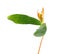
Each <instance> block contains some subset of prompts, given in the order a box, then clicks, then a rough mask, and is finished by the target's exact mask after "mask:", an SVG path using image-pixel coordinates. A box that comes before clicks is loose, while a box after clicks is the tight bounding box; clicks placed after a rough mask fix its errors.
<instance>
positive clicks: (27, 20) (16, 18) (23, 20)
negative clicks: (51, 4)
mask: <svg viewBox="0 0 60 54" xmlns="http://www.w3.org/2000/svg"><path fill="white" fill-rule="evenodd" d="M8 19H9V20H11V21H13V22H14V23H16V24H33V25H40V24H41V23H40V21H39V20H37V19H35V18H34V17H30V16H27V15H23V14H13V15H10V16H8Z"/></svg>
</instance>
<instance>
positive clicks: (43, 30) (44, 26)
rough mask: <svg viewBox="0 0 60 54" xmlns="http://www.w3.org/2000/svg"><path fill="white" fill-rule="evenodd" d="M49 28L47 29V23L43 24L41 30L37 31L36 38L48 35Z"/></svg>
mask: <svg viewBox="0 0 60 54" xmlns="http://www.w3.org/2000/svg"><path fill="white" fill-rule="evenodd" d="M46 30H47V27H46V23H43V24H42V25H41V26H40V27H39V29H37V30H36V32H35V33H34V35H35V36H36V37H41V36H44V34H45V33H46Z"/></svg>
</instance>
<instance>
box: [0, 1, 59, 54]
mask: <svg viewBox="0 0 60 54" xmlns="http://www.w3.org/2000/svg"><path fill="white" fill-rule="evenodd" d="M42 7H44V8H45V17H44V18H45V22H46V24H47V32H46V34H45V37H44V40H43V43H42V47H41V52H40V53H41V54H60V1H59V0H0V54H37V51H38V47H39V43H40V40H41V37H40V38H39V37H35V36H34V35H33V33H34V32H35V30H36V29H37V28H38V27H39V26H35V25H18V24H15V23H13V22H11V21H9V20H8V19H7V16H8V15H10V14H15V13H16V14H18V13H21V14H27V15H29V16H32V17H36V18H37V10H41V8H42Z"/></svg>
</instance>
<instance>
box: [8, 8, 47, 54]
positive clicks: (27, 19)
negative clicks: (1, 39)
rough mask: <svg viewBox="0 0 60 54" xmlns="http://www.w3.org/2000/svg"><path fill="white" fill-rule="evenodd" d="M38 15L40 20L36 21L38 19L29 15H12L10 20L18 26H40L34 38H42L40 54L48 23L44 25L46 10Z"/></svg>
mask: <svg viewBox="0 0 60 54" xmlns="http://www.w3.org/2000/svg"><path fill="white" fill-rule="evenodd" d="M37 15H38V18H39V19H36V18H34V17H31V16H28V15H24V14H12V15H10V16H8V19H9V20H11V21H13V22H14V23H16V24H32V25H37V26H40V27H39V28H38V29H37V30H36V31H35V32H34V36H36V37H42V39H41V42H40V45H39V49H38V54H39V53H40V48H41V44H42V40H43V38H44V35H45V33H46V30H47V27H46V23H44V8H42V11H41V13H39V12H38V13H37Z"/></svg>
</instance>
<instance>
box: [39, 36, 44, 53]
mask: <svg viewBox="0 0 60 54" xmlns="http://www.w3.org/2000/svg"><path fill="white" fill-rule="evenodd" d="M43 38H44V36H43V37H42V39H41V41H40V45H39V49H38V54H39V52H40V49H41V45H42V41H43Z"/></svg>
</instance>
